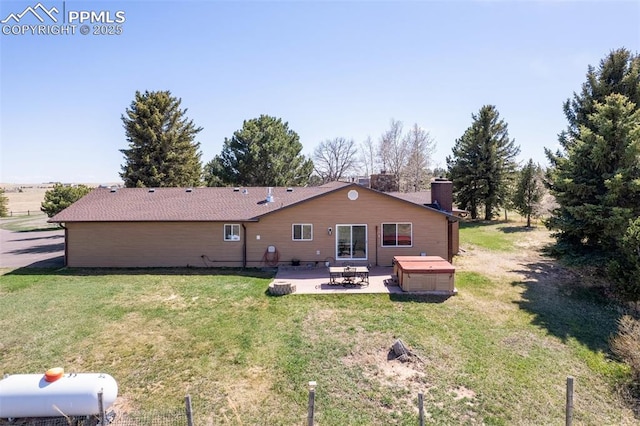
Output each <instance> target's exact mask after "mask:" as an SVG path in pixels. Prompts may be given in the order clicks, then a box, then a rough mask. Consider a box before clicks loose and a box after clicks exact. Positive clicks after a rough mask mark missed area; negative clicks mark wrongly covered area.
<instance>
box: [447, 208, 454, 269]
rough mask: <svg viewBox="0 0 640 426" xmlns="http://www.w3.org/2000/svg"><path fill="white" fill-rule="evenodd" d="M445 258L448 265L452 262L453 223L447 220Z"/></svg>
mask: <svg viewBox="0 0 640 426" xmlns="http://www.w3.org/2000/svg"><path fill="white" fill-rule="evenodd" d="M447 257H448V259H447V260H448V261H449V263H451V262H452V261H453V222H452V221H451V220H449V218H447Z"/></svg>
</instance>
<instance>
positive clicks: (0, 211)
mask: <svg viewBox="0 0 640 426" xmlns="http://www.w3.org/2000/svg"><path fill="white" fill-rule="evenodd" d="M8 215H9V199H8V198H7V196H6V195H4V188H0V217H5V216H8Z"/></svg>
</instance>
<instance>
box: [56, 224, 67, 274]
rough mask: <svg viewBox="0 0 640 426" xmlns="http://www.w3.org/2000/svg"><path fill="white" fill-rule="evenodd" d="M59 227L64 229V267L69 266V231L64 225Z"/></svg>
mask: <svg viewBox="0 0 640 426" xmlns="http://www.w3.org/2000/svg"><path fill="white" fill-rule="evenodd" d="M58 226H59V227H60V228H62V229H64V266H65V267H66V266H67V259H68V258H69V243H68V241H69V230H68V229H67V227H66V226H64V225H63V224H62V223H58Z"/></svg>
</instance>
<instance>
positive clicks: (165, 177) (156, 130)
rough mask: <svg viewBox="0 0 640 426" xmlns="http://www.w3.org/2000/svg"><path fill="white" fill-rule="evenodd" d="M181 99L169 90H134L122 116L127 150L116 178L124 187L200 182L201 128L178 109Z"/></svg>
mask: <svg viewBox="0 0 640 426" xmlns="http://www.w3.org/2000/svg"><path fill="white" fill-rule="evenodd" d="M181 102H182V100H181V99H177V98H175V97H173V96H171V92H169V91H158V92H149V91H146V92H144V93H140V92H136V95H135V99H134V100H133V102H131V106H130V108H128V109H127V110H126V113H125V114H123V115H122V122H123V124H124V128H125V133H126V136H127V142H128V143H129V148H128V149H121V150H120V152H122V153H123V154H124V156H125V164H124V165H122V172H121V173H120V177H122V179H123V180H124V184H125V186H126V187H172V186H197V185H199V184H200V183H201V180H200V179H201V173H202V164H201V162H200V156H201V153H200V152H199V151H198V149H199V148H200V143H199V142H195V137H196V135H197V134H198V133H199V132H200V131H201V130H202V128H200V127H196V126H195V125H194V124H193V121H192V120H189V119H187V118H186V117H185V113H186V112H187V110H186V109H184V110H181V109H180V104H181Z"/></svg>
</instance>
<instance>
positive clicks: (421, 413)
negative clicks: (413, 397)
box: [418, 392, 424, 426]
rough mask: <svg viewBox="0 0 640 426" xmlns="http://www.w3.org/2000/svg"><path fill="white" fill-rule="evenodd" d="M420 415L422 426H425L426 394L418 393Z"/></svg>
mask: <svg viewBox="0 0 640 426" xmlns="http://www.w3.org/2000/svg"><path fill="white" fill-rule="evenodd" d="M418 415H419V419H420V426H424V394H423V393H422V392H418Z"/></svg>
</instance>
